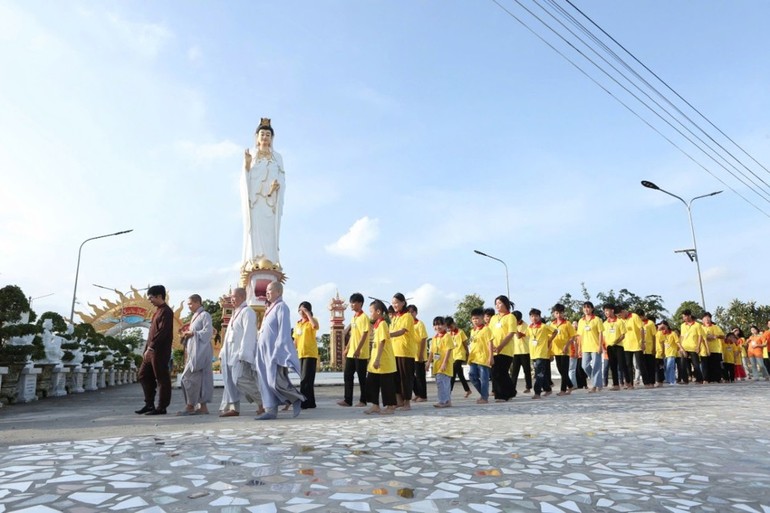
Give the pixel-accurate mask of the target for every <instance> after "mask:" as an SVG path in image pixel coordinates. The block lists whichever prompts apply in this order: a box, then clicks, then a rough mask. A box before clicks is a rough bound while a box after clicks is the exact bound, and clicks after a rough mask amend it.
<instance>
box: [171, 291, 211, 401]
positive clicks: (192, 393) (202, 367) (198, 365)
mask: <svg viewBox="0 0 770 513" xmlns="http://www.w3.org/2000/svg"><path fill="white" fill-rule="evenodd" d="M187 306H188V307H189V308H190V312H192V314H193V316H192V319H191V320H190V324H189V325H188V326H187V328H185V329H184V330H183V331H182V333H181V335H182V343H183V344H184V347H185V353H186V355H187V361H186V362H185V366H184V370H183V371H182V375H181V380H180V381H181V384H182V394H183V395H184V400H185V409H184V410H182V411H180V412H178V413H177V415H206V414H208V412H209V410H208V407H207V406H206V405H207V404H208V403H209V402H211V397H212V396H213V395H214V371H213V370H212V368H211V364H212V360H213V358H214V350H213V348H212V347H211V336H212V335H213V333H214V327H213V325H212V324H211V315H210V314H209V313H208V312H207V311H206V310H204V309H203V301H202V300H201V297H200V296H199V295H198V294H193V295H192V296H190V297H189V298H188V299H187Z"/></svg>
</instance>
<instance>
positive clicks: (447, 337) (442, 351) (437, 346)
mask: <svg viewBox="0 0 770 513" xmlns="http://www.w3.org/2000/svg"><path fill="white" fill-rule="evenodd" d="M431 344H432V347H431V350H432V351H433V375H434V376H435V375H437V374H446V375H447V376H450V377H451V376H452V375H453V374H454V358H453V356H452V354H453V353H454V350H455V342H454V337H453V336H452V334H451V333H444V334H443V335H439V334H436V336H435V337H433V341H432V342H431ZM446 355H448V356H447V361H446V366H445V367H444V370H443V371H442V370H440V368H441V362H442V361H443V360H444V357H445V356H446Z"/></svg>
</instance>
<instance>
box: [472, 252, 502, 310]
mask: <svg viewBox="0 0 770 513" xmlns="http://www.w3.org/2000/svg"><path fill="white" fill-rule="evenodd" d="M473 252H474V253H476V254H477V255H481V256H483V257H487V258H491V259H492V260H497V261H498V262H500V263H501V264H503V266H504V267H505V291H506V292H507V294H508V299H511V285H510V283H509V281H508V266H507V265H506V263H505V262H503V261H502V260H500V259H499V258H497V257H493V256H492V255H487V254H486V253H484V252H482V251H479V250H478V249H474V250H473Z"/></svg>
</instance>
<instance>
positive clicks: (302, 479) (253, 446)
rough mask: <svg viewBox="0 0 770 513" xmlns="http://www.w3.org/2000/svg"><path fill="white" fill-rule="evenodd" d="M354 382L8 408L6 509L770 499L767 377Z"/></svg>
mask: <svg viewBox="0 0 770 513" xmlns="http://www.w3.org/2000/svg"><path fill="white" fill-rule="evenodd" d="M217 394H221V390H218V391H217ZM341 394H342V389H341V387H319V388H318V389H317V402H318V404H319V407H318V408H317V409H315V410H306V411H303V412H302V414H301V415H300V417H299V418H297V419H291V418H289V416H288V414H283V415H282V416H281V417H280V418H279V419H278V420H275V421H269V422H255V421H253V420H252V417H251V416H250V415H248V416H247V415H244V416H241V417H238V418H229V419H220V418H218V417H217V416H216V415H208V416H198V417H176V416H173V415H169V416H163V417H160V416H155V417H146V416H138V415H135V414H134V413H133V410H134V409H137V408H139V407H140V406H141V405H142V401H141V400H140V399H141V390H140V387H139V386H138V385H126V386H122V387H118V388H113V389H104V390H99V391H97V392H91V393H88V394H80V395H76V396H69V397H65V398H59V399H47V400H44V401H39V402H37V403H32V404H26V405H13V406H8V407H6V408H3V409H2V410H0V447H1V448H2V449H1V451H2V452H0V513H4V512H25V513H32V512H35V513H48V512H54V511H58V512H67V513H91V512H104V511H125V512H138V511H142V512H147V513H160V512H181V511H185V512H187V511H213V512H225V513H235V512H250V513H257V512H277V511H287V512H295V513H300V512H304V511H317V512H337V511H378V512H403V511H414V512H436V513H439V512H441V513H443V512H452V513H455V512H469V513H470V512H479V513H487V512H490V513H492V512H500V511H533V512H558V511H563V512H570V511H573V512H593V511H607V512H631V511H665V512H673V513H678V512H684V511H692V512H696V511H709V512H725V511H735V512H739V511H740V512H759V513H767V512H770V436H769V435H770V431H768V428H770V409H769V408H768V404H770V400H768V394H770V385H769V384H767V383H765V382H762V383H752V382H742V383H735V384H730V385H727V384H724V385H703V386H694V385H689V386H675V387H667V388H662V389H652V390H645V389H641V390H633V391H623V392H602V393H600V394H588V393H586V392H584V391H580V392H576V393H574V394H572V395H571V396H566V397H556V396H551V397H548V398H545V399H543V400H540V401H533V400H531V399H529V396H521V395H520V396H519V397H517V398H515V399H514V400H512V401H510V402H508V403H501V404H489V405H476V404H475V402H474V400H475V396H472V397H471V398H469V399H462V398H461V396H462V389H459V388H457V389H455V397H454V407H453V408H450V409H446V410H436V409H434V408H433V407H432V406H431V403H423V404H418V405H416V406H415V407H414V408H413V410H412V411H410V412H403V413H398V414H396V415H395V416H389V417H388V416H375V417H370V416H367V415H363V414H362V410H361V409H360V408H341V407H339V406H336V405H335V404H334V403H335V401H336V400H337V399H339V398H340V396H341ZM430 394H431V395H432V397H435V390H430ZM218 402H219V397H217V398H216V404H215V408H216V405H218ZM181 407H182V404H181V394H179V393H178V392H177V391H175V392H174V396H173V402H172V408H171V409H172V410H173V411H176V410H178V409H181Z"/></svg>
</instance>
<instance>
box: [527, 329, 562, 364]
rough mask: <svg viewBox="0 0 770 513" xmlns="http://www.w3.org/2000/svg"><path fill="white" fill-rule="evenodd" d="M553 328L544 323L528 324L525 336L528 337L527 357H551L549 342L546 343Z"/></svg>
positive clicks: (535, 358) (536, 358)
mask: <svg viewBox="0 0 770 513" xmlns="http://www.w3.org/2000/svg"><path fill="white" fill-rule="evenodd" d="M554 331H556V330H555V329H554V328H552V327H551V326H549V325H548V324H545V323H542V322H541V323H538V324H530V325H529V326H528V327H527V337H529V357H530V358H532V359H533V360H538V359H541V360H542V359H544V360H547V359H549V358H550V357H551V350H550V344H549V343H548V342H549V341H550V339H551V336H552V335H553V333H554Z"/></svg>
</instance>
